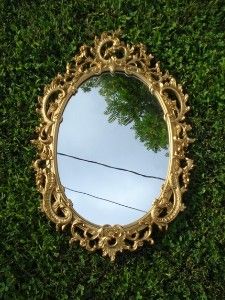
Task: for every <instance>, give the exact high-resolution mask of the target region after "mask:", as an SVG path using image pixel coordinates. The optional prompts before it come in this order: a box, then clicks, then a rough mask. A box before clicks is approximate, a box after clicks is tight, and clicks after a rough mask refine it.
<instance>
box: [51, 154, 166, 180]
mask: <svg viewBox="0 0 225 300" xmlns="http://www.w3.org/2000/svg"><path fill="white" fill-rule="evenodd" d="M57 154H58V155H61V156H66V157H70V158H74V159H77V160H81V161H85V162H88V163H92V164H97V165H100V166H103V167H107V168H110V169H115V170H119V171H124V172H129V173H132V174H135V175H138V176H142V177H145V178H152V179H158V180H163V181H164V180H165V179H164V178H162V177H157V176H151V175H145V174H141V173H138V172H135V171H132V170H127V169H124V168H118V167H113V166H110V165H107V164H103V163H100V162H97V161H94V160H89V159H84V158H81V157H77V156H73V155H69V154H65V153H61V152H57Z"/></svg>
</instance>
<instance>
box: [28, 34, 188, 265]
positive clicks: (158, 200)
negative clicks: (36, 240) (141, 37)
mask: <svg viewBox="0 0 225 300" xmlns="http://www.w3.org/2000/svg"><path fill="white" fill-rule="evenodd" d="M120 35H121V32H120V31H116V32H112V33H103V34H102V35H101V36H100V37H96V38H95V40H94V42H93V45H92V46H88V45H83V46H81V48H80V51H79V53H78V54H77V55H76V56H75V57H74V58H73V59H72V60H71V62H70V63H68V64H67V67H66V72H65V74H63V75H61V74H58V75H57V76H56V78H55V79H53V81H52V82H51V83H50V84H49V85H47V86H46V87H45V89H44V95H43V96H42V97H39V98H38V106H37V112H38V113H39V114H40V115H41V120H40V125H39V126H38V127H37V128H36V134H37V137H36V139H35V140H33V141H32V143H34V144H35V145H36V147H37V159H36V160H35V162H34V163H33V167H34V170H35V177H36V185H37V189H38V191H39V192H40V193H41V195H42V201H41V210H42V211H43V212H44V213H45V214H46V215H47V217H48V218H49V219H50V220H51V221H52V222H53V223H55V224H56V228H57V229H58V230H59V229H61V230H66V229H67V228H68V230H70V234H71V239H70V242H71V243H72V242H79V243H80V245H81V246H82V247H85V248H86V249H87V250H89V251H95V250H101V251H102V255H103V256H109V257H110V259H111V260H112V261H113V260H114V259H115V256H116V254H117V253H118V252H122V251H124V250H129V251H135V250H136V249H137V248H138V247H141V246H142V245H143V243H144V242H147V243H148V244H150V245H152V244H153V243H154V240H153V237H152V232H153V231H154V230H155V227H157V228H158V229H160V230H162V229H163V228H165V229H166V228H167V227H168V224H169V223H170V222H172V221H173V220H174V219H175V218H176V216H177V215H178V214H179V213H180V212H181V211H182V210H183V209H184V208H185V207H184V204H183V202H182V195H183V193H184V192H185V191H187V188H188V184H189V176H190V170H191V169H192V167H193V162H192V160H191V159H189V158H187V157H186V148H187V147H188V145H189V144H190V143H191V142H193V140H192V139H190V138H189V136H188V134H189V131H190V130H191V126H190V125H189V124H187V122H186V120H185V114H186V113H187V112H188V110H189V106H187V99H188V96H187V95H186V94H184V93H183V90H182V86H181V85H180V84H177V82H176V80H175V79H174V78H173V77H172V76H171V75H170V74H169V73H168V72H165V73H163V72H161V70H160V67H159V63H158V62H156V61H155V60H154V57H153V56H152V55H151V54H148V53H147V50H146V48H145V46H144V45H143V44H136V45H130V44H126V43H125V42H124V41H122V40H121V39H120Z"/></svg>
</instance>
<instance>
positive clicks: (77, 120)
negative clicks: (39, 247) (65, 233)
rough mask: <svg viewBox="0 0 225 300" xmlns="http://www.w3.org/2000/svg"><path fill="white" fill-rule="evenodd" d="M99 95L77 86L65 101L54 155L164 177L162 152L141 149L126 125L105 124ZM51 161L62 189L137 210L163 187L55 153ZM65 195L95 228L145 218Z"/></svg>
mask: <svg viewBox="0 0 225 300" xmlns="http://www.w3.org/2000/svg"><path fill="white" fill-rule="evenodd" d="M128 80H129V78H128ZM99 91H100V88H99V87H93V88H91V90H90V91H88V92H84V91H83V90H82V89H81V88H79V90H78V92H77V94H76V95H74V96H72V97H71V99H70V100H69V102H68V104H67V106H66V108H65V111H64V113H63V122H62V123H61V125H60V128H59V136H58V145H57V152H60V153H65V154H68V155H72V156H76V157H80V158H82V159H86V160H92V161H96V162H99V163H103V164H107V165H110V166H114V167H119V168H124V169H128V170H133V171H136V172H138V173H142V174H146V175H153V176H157V177H162V178H166V174H167V168H168V156H166V154H167V152H168V150H166V149H164V150H161V151H158V152H157V153H155V152H154V151H151V150H147V149H146V147H145V146H144V144H143V143H141V142H140V141H139V140H138V139H136V138H135V133H134V130H133V129H131V127H132V123H130V124H128V125H127V126H124V125H119V124H118V122H117V120H115V121H114V122H112V123H109V122H108V117H107V116H106V115H105V114H104V112H105V111H106V108H107V104H106V101H105V99H104V97H103V96H102V95H100V93H99ZM160 117H161V118H162V116H160ZM165 126H166V124H165ZM57 161H58V171H59V176H60V180H61V184H62V185H63V186H65V187H68V188H70V189H74V190H76V191H81V192H84V193H88V194H91V195H94V196H97V197H100V198H104V199H108V200H111V201H115V202H117V203H120V204H123V205H126V206H130V207H133V208H137V209H139V210H142V211H148V210H149V209H150V208H151V206H152V203H153V201H154V200H155V198H156V197H157V196H159V192H160V187H161V185H162V183H163V181H161V180H157V179H151V178H144V177H142V176H138V175H135V174H132V173H129V172H124V171H119V170H116V169H112V168H107V167H104V166H101V165H98V164H93V163H90V162H86V161H82V160H77V159H73V158H70V157H67V156H62V155H58V156H57ZM65 193H66V196H67V197H68V198H69V199H71V200H72V202H73V207H74V209H75V210H76V211H77V212H78V213H79V214H80V215H81V216H82V217H84V218H85V219H87V220H89V221H90V222H92V223H95V224H98V225H104V224H121V225H124V224H129V223H131V222H134V221H136V220H137V219H139V218H141V217H142V216H143V215H144V214H145V213H144V212H141V211H137V210H134V209H130V208H127V207H123V206H119V205H117V204H113V203H109V202H106V201H104V200H100V199H96V198H93V197H90V196H88V195H84V194H80V193H75V192H73V191H70V190H68V189H66V190H65Z"/></svg>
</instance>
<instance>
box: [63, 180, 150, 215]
mask: <svg viewBox="0 0 225 300" xmlns="http://www.w3.org/2000/svg"><path fill="white" fill-rule="evenodd" d="M64 188H65V189H67V190H69V191H71V192H74V193H78V194H83V195H86V196H89V197H92V198H95V199H99V200H102V201H106V202H110V203H113V204H116V205H120V206H123V207H126V208H130V209H133V210H137V211H140V212H144V213H147V211H145V210H141V209H138V208H135V207H131V206H128V205H124V204H121V203H118V202H115V201H112V200H108V199H105V198H101V197H98V196H95V195H92V194H89V193H85V192H81V191H77V190H73V189H71V188H68V187H66V186H64Z"/></svg>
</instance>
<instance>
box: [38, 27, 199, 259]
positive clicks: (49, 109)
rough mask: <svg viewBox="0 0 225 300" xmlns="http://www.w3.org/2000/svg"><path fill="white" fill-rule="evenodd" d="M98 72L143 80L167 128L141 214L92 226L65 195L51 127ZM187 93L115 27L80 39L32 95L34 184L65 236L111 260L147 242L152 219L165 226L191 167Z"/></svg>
mask: <svg viewBox="0 0 225 300" xmlns="http://www.w3.org/2000/svg"><path fill="white" fill-rule="evenodd" d="M103 72H111V73H114V72H124V73H126V74H127V75H132V76H135V77H137V78H138V79H139V80H141V81H142V82H144V83H145V84H146V85H147V86H148V87H149V89H150V91H151V93H152V94H154V95H155V96H156V97H157V99H158V100H159V103H160V104H161V107H162V109H163V112H164V118H165V121H166V122H167V128H168V133H169V144H170V158H169V168H168V175H167V178H166V180H165V182H164V184H163V185H162V188H161V192H160V196H159V198H158V199H156V200H155V202H154V204H153V206H152V208H151V210H150V211H149V212H148V213H147V214H146V215H145V216H144V217H142V218H141V219H139V220H138V221H137V222H135V223H132V224H129V225H126V226H120V225H114V226H110V225H104V226H97V225H95V224H92V223H90V222H88V221H87V220H85V219H83V218H82V217H81V216H80V215H78V214H77V213H76V211H75V210H74V209H73V208H72V203H71V201H70V200H69V199H67V197H66V196H65V193H64V190H63V187H62V185H61V183H60V180H59V175H58V170H57V155H56V147H57V133H58V129H59V124H60V121H61V118H62V114H63V111H64V108H65V106H66V104H67V102H68V100H69V99H70V97H71V96H72V95H73V94H75V93H76V91H77V89H78V88H79V86H80V85H81V84H82V83H83V82H84V81H85V80H87V79H89V78H90V77H92V76H94V75H95V76H96V75H100V74H101V73H103ZM187 99H188V96H187V95H186V94H184V93H183V91H182V87H181V85H179V84H177V83H176V80H175V79H174V78H173V77H172V76H171V75H169V74H168V72H166V73H164V74H163V73H162V72H161V71H160V68H159V63H155V62H154V59H153V56H152V55H151V54H147V52H146V48H145V46H144V45H143V44H137V45H128V44H125V43H124V42H123V41H121V40H120V32H119V31H116V32H114V33H103V34H102V35H101V37H100V38H97V37H96V38H95V40H94V45H93V46H92V47H90V46H87V45H83V46H82V47H81V48H80V52H79V54H78V55H76V56H75V57H74V58H73V59H72V61H71V63H69V64H68V65H67V68H66V73H65V74H64V75H60V74H58V75H57V76H56V78H55V79H54V80H53V81H52V83H51V84H49V85H47V86H46V87H45V89H44V96H43V97H39V98H38V102H39V104H38V108H37V112H38V113H39V114H40V115H41V123H40V125H39V127H37V128H36V132H37V134H38V137H37V139H36V140H33V141H32V142H33V143H34V144H35V145H36V147H37V149H38V158H37V160H36V161H35V162H34V163H33V166H34V169H35V173H36V184H37V188H38V191H39V192H40V193H41V194H42V201H41V209H42V211H43V212H45V213H46V214H47V216H48V217H49V219H50V220H51V221H53V222H54V223H55V224H56V227H57V229H62V230H63V229H65V227H70V230H71V235H72V237H71V240H70V241H71V242H74V241H79V242H80V245H81V246H83V247H85V248H86V249H87V250H90V251H94V250H97V249H102V252H103V256H106V255H108V256H109V257H110V258H111V260H112V261H113V260H114V259H115V255H116V253H117V252H118V251H123V250H130V251H134V250H136V249H137V248H138V247H140V246H142V245H143V243H144V241H146V242H148V243H150V244H153V243H154V241H153V239H152V226H153V224H155V225H156V226H158V227H159V228H160V229H162V228H163V227H165V228H167V226H168V223H169V222H171V221H172V220H174V218H175V217H176V216H177V214H178V213H179V212H180V211H182V210H183V209H184V205H183V203H182V194H183V193H184V192H185V191H186V190H187V186H188V183H189V171H190V169H191V168H192V167H193V161H192V160H191V159H188V158H187V157H186V156H185V150H186V147H187V146H188V144H189V143H191V142H193V140H192V139H190V138H188V135H187V132H188V131H189V130H191V126H190V125H188V124H187V123H186V122H185V121H184V120H185V114H186V112H187V111H188V110H189V107H188V106H187V105H186V102H187Z"/></svg>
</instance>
